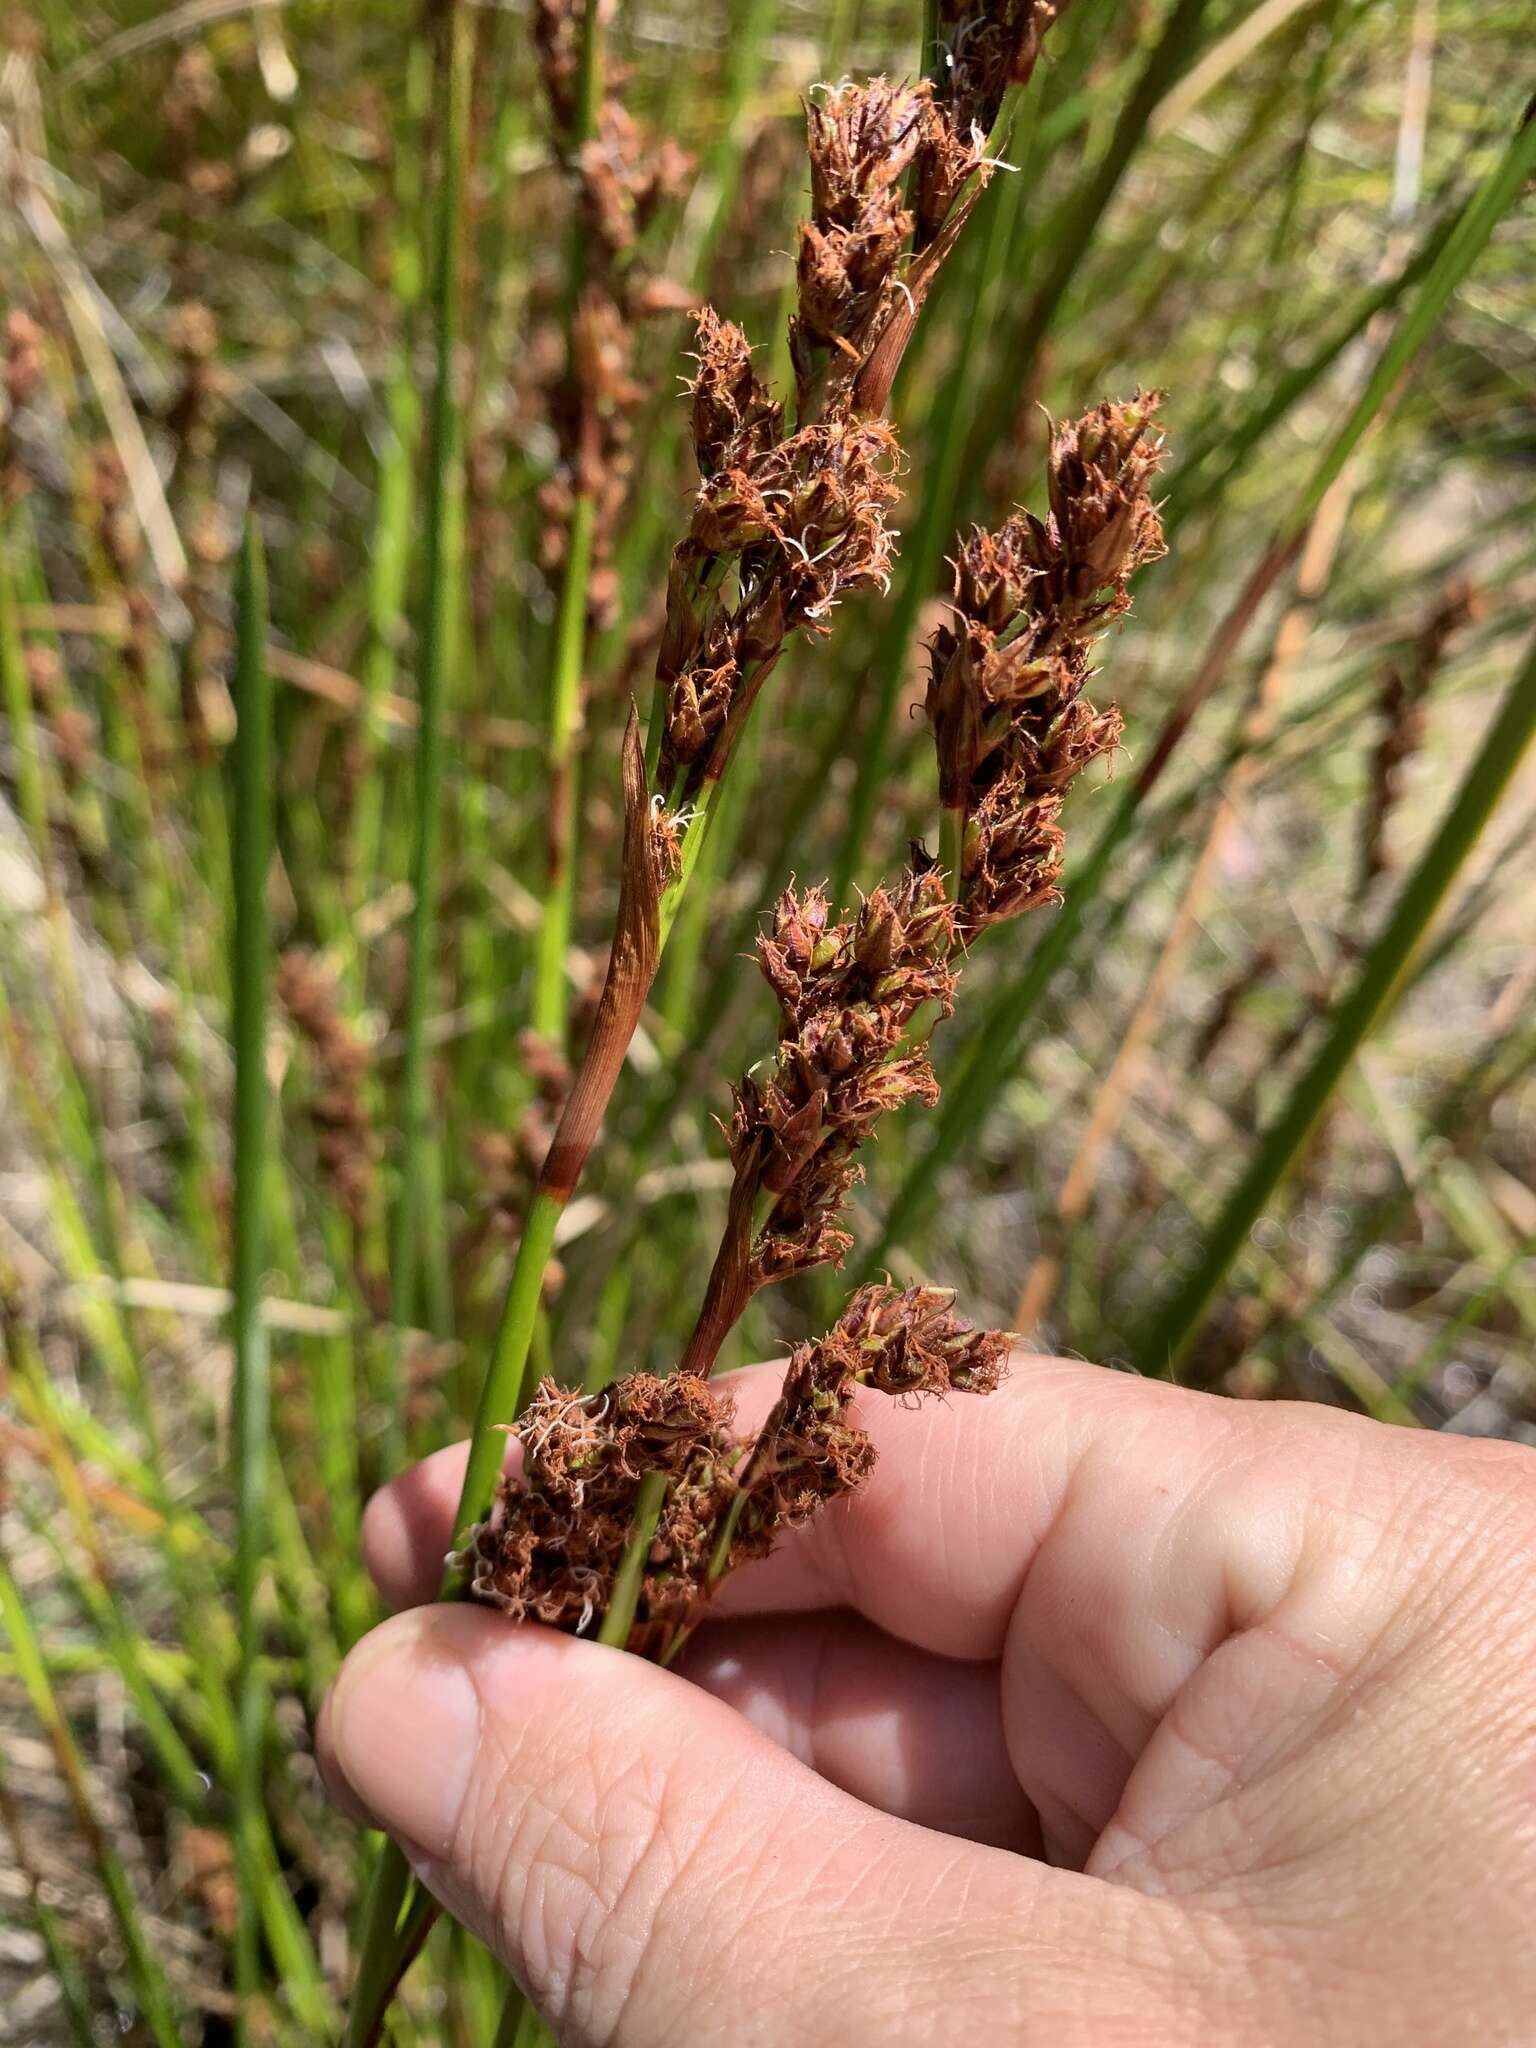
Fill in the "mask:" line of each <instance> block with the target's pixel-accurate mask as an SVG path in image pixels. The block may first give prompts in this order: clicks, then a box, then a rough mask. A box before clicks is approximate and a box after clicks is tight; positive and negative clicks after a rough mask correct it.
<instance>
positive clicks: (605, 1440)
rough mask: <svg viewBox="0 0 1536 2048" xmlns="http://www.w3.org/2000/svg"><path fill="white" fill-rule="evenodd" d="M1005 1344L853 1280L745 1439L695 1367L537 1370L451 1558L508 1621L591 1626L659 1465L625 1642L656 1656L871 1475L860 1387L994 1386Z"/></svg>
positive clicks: (950, 1316) (920, 1302)
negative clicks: (493, 1482)
mask: <svg viewBox="0 0 1536 2048" xmlns="http://www.w3.org/2000/svg"><path fill="white" fill-rule="evenodd" d="M1007 1350H1008V1340H1007V1339H1006V1338H1005V1337H1002V1336H1000V1335H998V1334H997V1333H996V1332H994V1331H978V1330H977V1329H976V1328H975V1327H974V1325H972V1324H971V1323H968V1322H966V1321H965V1320H964V1319H963V1318H962V1317H960V1316H957V1315H956V1314H955V1313H954V1309H953V1305H952V1297H951V1296H950V1295H949V1294H947V1293H944V1292H942V1291H940V1290H938V1289H934V1288H923V1287H913V1288H909V1289H908V1290H907V1291H906V1292H905V1293H904V1294H903V1293H898V1292H897V1291H896V1290H895V1289H893V1288H890V1287H865V1288H861V1289H860V1290H859V1292H858V1293H857V1294H856V1295H855V1296H854V1297H853V1299H852V1300H851V1301H850V1303H849V1304H848V1307H847V1309H846V1311H845V1312H844V1314H843V1315H842V1317H841V1318H840V1319H839V1321H838V1323H837V1325H836V1327H835V1328H834V1329H833V1330H832V1331H830V1332H829V1333H828V1335H827V1336H825V1337H823V1338H821V1339H819V1340H818V1341H817V1342H815V1343H813V1344H804V1345H802V1346H801V1347H800V1348H799V1349H798V1350H797V1351H796V1352H795V1353H794V1355H793V1357H792V1358H791V1359H790V1361H789V1365H788V1367H787V1369H786V1373H785V1379H784V1386H783V1391H782V1394H781V1396H780V1399H779V1402H778V1404H777V1406H776V1407H775V1409H774V1411H773V1413H772V1415H771V1416H770V1417H769V1419H768V1422H767V1424H766V1425H765V1427H764V1428H763V1430H762V1432H761V1433H760V1435H759V1436H758V1437H757V1439H756V1441H755V1443H753V1444H751V1445H748V1444H747V1443H745V1442H744V1441H743V1440H742V1439H741V1438H740V1437H739V1436H738V1435H737V1434H736V1432H735V1428H734V1421H735V1414H734V1405H733V1402H732V1399H731V1397H730V1395H729V1394H727V1393H724V1392H722V1391H721V1390H720V1389H719V1388H718V1387H716V1386H715V1385H714V1384H712V1383H711V1382H710V1381H708V1380H704V1379H700V1378H698V1377H697V1376H696V1375H694V1374H691V1373H689V1372H687V1371H686V1370H685V1371H681V1372H678V1373H675V1374H673V1375H672V1376H670V1377H669V1378H666V1379H658V1378H656V1377H654V1376H653V1375H651V1374H649V1373H637V1374H634V1375H632V1376H631V1377H630V1378H628V1379H622V1380H618V1381H616V1382H615V1383H614V1384H613V1385H612V1386H611V1387H609V1388H608V1389H607V1391H606V1392H604V1393H602V1394H573V1393H567V1392H565V1391H563V1390H562V1389H561V1388H560V1387H558V1386H557V1385H556V1384H555V1382H554V1381H553V1380H545V1381H544V1382H543V1383H542V1384H541V1386H540V1387H539V1390H538V1393H537V1394H536V1395H535V1397H534V1399H533V1401H532V1402H531V1403H530V1404H529V1407H528V1409H527V1411H526V1413H525V1414H524V1415H523V1417H522V1419H521V1421H520V1422H519V1424H518V1426H517V1437H518V1441H519V1443H520V1445H521V1448H522V1454H523V1455H522V1472H521V1474H520V1476H518V1477H515V1478H513V1477H505V1478H503V1479H502V1481H501V1483H500V1485H499V1486H498V1488H497V1493H496V1499H495V1503H494V1505H493V1507H492V1510H491V1513H490V1515H489V1516H488V1517H487V1519H486V1520H485V1521H484V1522H482V1523H481V1524H480V1525H479V1526H478V1527H477V1528H475V1529H472V1530H471V1531H469V1533H468V1535H467V1536H466V1538H465V1541H464V1545H463V1547H462V1549H461V1550H459V1551H458V1552H457V1553H456V1554H455V1556H454V1557H453V1558H451V1559H450V1563H451V1564H453V1565H454V1566H455V1567H457V1568H458V1569H460V1570H462V1571H463V1572H464V1573H465V1574H466V1576H467V1578H468V1580H469V1586H470V1591H471V1592H472V1593H473V1594H474V1595H475V1596H476V1598H478V1599H481V1600H485V1601H487V1602H489V1603H491V1604H492V1605H494V1606H497V1607H500V1608H501V1609H502V1611H503V1612H504V1613H505V1614H507V1615H508V1616H510V1617H511V1618H512V1619H513V1620H516V1621H522V1620H529V1619H531V1620H536V1621H542V1622H544V1623H546V1624H548V1625H549V1626H551V1627H555V1628H561V1629H564V1630H566V1631H567V1632H568V1633H571V1634H576V1635H580V1634H583V1633H586V1632H587V1631H589V1630H591V1629H592V1628H593V1627H594V1626H595V1625H596V1623H597V1622H598V1621H599V1620H600V1619H601V1617H602V1616H603V1615H604V1614H605V1613H606V1612H607V1609H608V1607H609V1604H610V1602H611V1600H612V1597H613V1590H614V1581H615V1579H616V1577H617V1574H618V1569H619V1565H620V1563H621V1561H622V1559H623V1556H624V1552H625V1548H626V1546H627V1544H628V1542H629V1538H630V1531H631V1529H632V1527H633V1523H634V1518H635V1510H636V1506H637V1502H638V1498H639V1491H640V1485H641V1482H642V1481H643V1480H644V1478H645V1477H646V1476H647V1475H648V1474H652V1473H656V1474H660V1475H662V1476H663V1477H664V1478H665V1479H666V1481H667V1493H666V1499H665V1502H664V1504H663V1507H662V1511H661V1517H660V1521H659V1523H658V1525H657V1530H656V1535H655V1538H654V1540H653V1542H652V1544H651V1548H650V1552H649V1554H648V1556H647V1559H646V1566H645V1570H644V1573H643V1575H642V1580H641V1587H640V1596H639V1601H638V1605H637V1620H636V1627H635V1631H634V1633H633V1635H632V1636H631V1638H630V1648H631V1649H634V1650H638V1651H641V1652H647V1651H655V1650H659V1649H660V1648H662V1647H663V1646H664V1645H665V1644H666V1643H668V1642H669V1641H671V1640H673V1639H674V1638H675V1636H676V1635H677V1633H678V1632H679V1631H680V1630H685V1629H686V1628H688V1627H689V1626H691V1624H692V1623H693V1621H694V1620H696V1619H697V1617H698V1614H699V1612H700V1610H701V1609H702V1607H703V1606H704V1604H705V1603H706V1602H707V1601H708V1599H709V1597H710V1595H711V1593H712V1592H713V1590H714V1587H715V1585H716V1583H717V1582H718V1579H719V1577H720V1576H721V1567H722V1566H723V1567H724V1569H727V1570H728V1569H730V1568H731V1567H733V1566H735V1565H737V1564H740V1563H743V1562H745V1561H746V1560H747V1559H749V1558H753V1557H761V1556H764V1555H766V1553H767V1552H768V1551H769V1550H771V1549H772V1547H773V1544H774V1541H775V1539H776V1538H777V1536H779V1535H780V1534H781V1533H782V1532H783V1531H784V1530H786V1529H789V1528H792V1527H794V1526H795V1525H796V1524H798V1523H801V1522H804V1521H806V1520H807V1519H808V1518H809V1517H810V1516H812V1515H814V1514H815V1513H816V1512H817V1511H818V1510H819V1509H820V1508H822V1507H823V1506H825V1505H826V1504H827V1503H828V1502H829V1501H832V1500H835V1499H838V1498H839V1497H841V1496H842V1495H845V1494H848V1493H852V1492H854V1491H856V1490H857V1489H858V1488H859V1487H861V1486H863V1485H864V1484H865V1482H866V1481H867V1480H868V1478H869V1476H870V1473H871V1472H872V1471H873V1469H874V1464H875V1453H874V1447H873V1445H872V1444H871V1443H870V1441H869V1438H868V1436H867V1435H866V1434H865V1433H864V1431H863V1430H861V1429H860V1428H858V1427H857V1426H856V1425H855V1424H854V1423H853V1422H852V1421H851V1419H850V1414H849V1408H850V1403H851V1401H852V1399H853V1396H854V1394H855V1392H856V1391H857V1390H858V1389H859V1388H861V1387H863V1388H868V1389H871V1390H872V1391H875V1392H878V1393H883V1394H887V1395H891V1396H895V1397H896V1398H899V1399H907V1398H914V1397H921V1396H924V1395H937V1396H943V1395H945V1394H948V1393H951V1392H956V1391H958V1392H963V1393H978V1394H985V1393H990V1392H992V1391H993V1389H994V1388H996V1387H997V1386H998V1384H999V1383H1000V1381H1001V1379H1002V1376H1003V1371H1004V1367H1005V1361H1006V1356H1007ZM727 1537H728V1538H729V1540H728V1541H726V1540H725V1539H726V1538H727Z"/></svg>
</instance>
